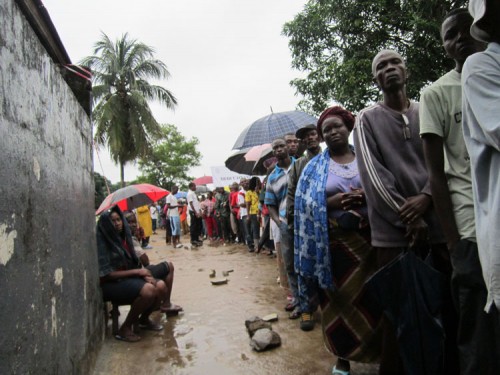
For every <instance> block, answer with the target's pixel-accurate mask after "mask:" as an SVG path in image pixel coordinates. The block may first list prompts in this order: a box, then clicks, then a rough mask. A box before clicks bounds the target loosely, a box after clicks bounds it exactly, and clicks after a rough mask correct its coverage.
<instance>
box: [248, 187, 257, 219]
mask: <svg viewBox="0 0 500 375" xmlns="http://www.w3.org/2000/svg"><path fill="white" fill-rule="evenodd" d="M245 202H246V203H247V209H248V214H249V215H257V214H258V213H259V195H258V194H257V193H256V192H255V191H251V190H249V191H247V192H246V193H245Z"/></svg>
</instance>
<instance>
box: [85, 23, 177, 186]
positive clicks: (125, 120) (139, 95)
mask: <svg viewBox="0 0 500 375" xmlns="http://www.w3.org/2000/svg"><path fill="white" fill-rule="evenodd" d="M80 64H82V65H85V66H88V67H90V68H91V69H92V73H93V89H92V94H93V96H94V104H95V107H94V110H93V111H92V116H93V118H94V121H95V123H96V133H95V142H96V143H97V144H99V145H107V146H108V147H109V150H110V154H111V158H112V159H113V160H114V161H115V162H116V163H119V164H120V173H121V183H122V186H123V185H124V184H125V182H124V181H125V179H124V166H125V164H126V163H127V162H130V161H132V160H135V159H136V158H138V157H140V156H146V155H148V154H149V152H150V148H151V146H150V145H151V141H152V140H153V139H155V138H156V137H158V136H159V135H160V134H161V127H160V125H159V124H158V122H157V121H156V120H155V118H154V117H153V114H152V113H151V109H150V108H149V105H148V101H151V100H155V101H158V102H160V103H162V104H164V105H165V106H166V107H167V108H169V109H174V108H175V105H176V104H177V99H176V98H175V96H174V95H173V94H172V93H171V92H170V91H169V90H167V89H165V88H164V87H161V86H157V85H153V84H150V83H149V82H148V81H147V80H148V79H163V78H168V77H169V76H170V73H169V72H168V70H167V67H166V65H165V64H164V63H163V62H161V61H159V60H156V59H154V49H153V48H152V47H149V46H147V45H145V44H143V43H140V42H138V41H137V40H135V39H129V37H128V34H124V35H123V36H122V37H121V38H119V39H117V40H116V42H115V43H113V42H112V41H111V40H110V39H109V37H108V36H107V35H106V34H104V33H102V35H101V39H100V40H99V41H98V42H97V43H96V44H95V45H94V55H93V56H88V57H86V58H84V59H83V60H82V61H81V62H80Z"/></svg>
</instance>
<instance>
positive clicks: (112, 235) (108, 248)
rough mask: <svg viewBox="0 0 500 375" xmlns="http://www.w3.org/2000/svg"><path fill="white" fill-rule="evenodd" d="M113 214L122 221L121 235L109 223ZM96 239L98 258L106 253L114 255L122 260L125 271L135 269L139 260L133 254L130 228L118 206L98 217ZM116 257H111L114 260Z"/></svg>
mask: <svg viewBox="0 0 500 375" xmlns="http://www.w3.org/2000/svg"><path fill="white" fill-rule="evenodd" d="M113 212H116V213H117V214H118V215H120V218H121V219H122V222H123V232H122V233H119V232H118V231H117V230H116V229H115V227H114V225H113V222H112V221H111V214H112V213H113ZM96 238H97V247H98V252H99V257H102V256H103V255H104V254H107V253H115V254H114V255H116V256H118V255H119V256H120V257H121V258H123V266H124V267H125V269H131V268H137V266H138V264H139V259H138V258H137V256H136V254H135V250H134V243H133V242H132V235H131V233H130V227H129V226H128V223H127V220H126V219H125V217H124V216H123V213H122V211H121V210H120V208H119V207H118V206H114V207H113V208H111V210H109V211H106V212H104V213H102V214H101V216H100V217H99V221H98V222H97V231H96ZM123 240H125V242H126V244H127V247H128V249H129V250H130V251H127V250H126V249H125V248H124V246H123ZM116 256H113V257H114V258H116ZM110 257H111V255H110V256H109V257H108V259H107V261H108V262H109V258H110ZM100 263H101V262H100ZM101 276H102V275H101Z"/></svg>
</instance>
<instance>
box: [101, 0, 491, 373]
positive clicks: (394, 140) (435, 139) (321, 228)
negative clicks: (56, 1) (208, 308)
mask: <svg viewBox="0 0 500 375" xmlns="http://www.w3.org/2000/svg"><path fill="white" fill-rule="evenodd" d="M499 14H500V5H499V2H498V1H497V0H471V2H470V6H469V10H467V9H455V10H453V11H451V12H450V13H448V14H447V15H446V16H445V18H444V20H443V23H442V26H441V37H442V43H443V47H444V50H445V52H446V54H447V55H448V57H449V58H451V59H453V60H454V61H455V67H454V69H452V70H451V71H449V72H448V73H446V74H445V75H444V76H442V77H441V78H439V79H438V80H437V81H436V82H434V83H432V84H431V85H429V86H428V87H426V88H425V89H424V90H423V91H422V93H421V97H420V101H419V102H416V101H412V100H410V99H409V98H408V96H407V93H406V83H407V80H408V79H409V76H410V74H411V72H408V71H407V68H406V64H405V60H404V58H403V57H402V56H401V55H400V54H399V53H398V52H397V51H395V50H389V49H387V50H382V51H380V52H379V53H378V54H377V55H376V56H375V57H374V58H373V61H372V71H371V73H372V75H373V79H374V82H375V84H376V85H377V87H378V88H379V89H380V91H381V100H380V102H378V103H375V104H373V105H371V106H369V107H367V108H365V109H363V110H361V111H360V112H359V114H358V115H357V116H356V117H355V116H354V115H353V114H352V113H350V112H349V111H347V110H346V109H344V108H342V107H340V106H333V107H330V108H327V109H326V110H325V111H324V112H323V113H322V114H321V116H320V117H319V119H318V122H317V124H307V125H306V126H304V127H302V128H301V129H299V130H298V131H297V132H296V133H295V134H287V135H285V136H284V137H283V138H281V137H280V138H277V139H275V140H274V141H273V142H272V149H273V155H274V156H275V158H276V160H277V161H276V164H275V165H273V166H272V167H270V168H269V171H268V174H267V176H266V177H265V178H264V179H263V181H261V179H260V178H258V177H252V178H251V179H249V180H247V179H242V180H241V181H240V182H239V183H233V184H232V185H231V186H230V187H229V191H227V190H225V189H224V188H222V187H219V188H217V189H216V191H214V192H208V193H207V194H206V195H204V196H202V197H198V195H197V194H196V185H195V184H194V183H191V184H190V185H189V192H188V194H187V197H186V202H185V204H183V202H179V201H178V200H177V198H175V194H176V193H177V191H178V188H177V187H174V188H173V189H172V194H170V195H169V196H168V197H167V199H166V203H165V206H164V207H165V208H164V209H157V208H156V207H155V211H156V214H158V216H157V217H156V219H157V221H158V222H159V223H160V224H159V225H160V226H166V229H167V233H170V237H169V236H168V235H167V242H169V243H171V245H172V246H173V247H174V248H180V247H182V246H183V244H181V242H180V235H181V231H183V230H184V229H183V227H182V224H181V222H182V209H187V212H188V215H189V217H190V226H189V232H190V242H191V246H202V244H203V240H205V239H207V240H209V241H211V242H214V241H217V242H219V243H220V244H222V245H225V244H227V243H237V244H242V245H243V246H245V248H246V249H247V250H246V251H248V252H250V253H253V252H264V251H265V252H266V253H267V254H269V255H272V256H276V258H277V262H278V268H279V280H280V283H281V285H283V286H285V287H286V288H288V290H289V298H288V300H287V301H286V302H284V309H285V310H287V311H288V312H289V317H290V318H291V319H298V318H300V324H299V327H300V329H302V330H304V331H310V330H313V329H314V328H315V324H316V319H317V318H318V317H319V318H320V320H321V329H322V330H323V337H324V341H325V344H326V346H327V347H328V349H329V350H330V351H331V352H332V353H333V354H335V355H336V356H337V358H338V359H337V362H336V364H335V366H334V367H333V369H332V374H335V375H348V374H349V373H350V362H351V361H359V362H372V363H373V362H375V363H379V364H380V367H379V372H380V373H381V374H404V373H425V374H496V371H498V370H497V369H498V368H499V367H500V366H499V362H500V319H499V314H498V308H499V306H500V294H499V293H500V288H499V286H500V282H499V280H500V266H499V265H500V247H499V245H498V241H497V240H496V239H497V238H498V237H499V234H500V233H499V231H500V219H499V215H498V213H499V208H500V199H499V197H500V187H499V185H498V180H499V178H498V174H499V170H500V147H499V145H500V113H499V108H500V105H499V103H500V101H499V99H500V27H499V25H498V22H496V21H497V18H498V15H499ZM350 136H352V139H353V140H354V142H353V145H352V144H350V142H349V139H350ZM323 141H324V143H325V147H324V148H323V149H322V147H321V142H323ZM304 151H305V154H304V155H302V154H303V153H304ZM142 211H143V210H139V209H137V217H138V220H139V221H140V215H141V214H142ZM146 211H147V212H148V213H150V212H151V213H152V212H153V210H151V211H150V210H149V209H147V207H146ZM162 213H163V215H161V214H162ZM150 216H152V215H150ZM164 218H165V219H166V222H167V223H168V224H167V225H166V224H165V223H164V222H163V220H164ZM125 219H126V220H125ZM153 220H154V219H153ZM127 221H128V224H127ZM141 227H142V224H141ZM155 227H156V224H153V227H152V229H149V227H147V226H144V227H142V228H143V232H144V233H141V231H140V230H138V229H137V223H136V219H135V215H134V214H131V213H126V215H125V216H124V215H123V214H122V213H121V212H120V210H119V209H117V208H114V209H113V210H111V211H110V212H107V213H105V214H103V215H102V216H101V218H100V220H99V223H98V231H97V238H98V245H99V246H98V247H99V265H100V275H101V280H102V288H103V293H104V296H105V298H107V299H110V300H120V301H125V302H127V301H128V302H130V303H131V304H132V308H131V310H130V312H129V314H128V316H127V318H126V320H125V322H124V323H123V325H122V327H121V328H120V332H119V335H118V336H117V337H119V338H120V339H127V340H128V341H136V340H137V339H138V336H136V334H135V333H134V332H133V331H132V328H131V327H132V323H136V322H138V323H139V324H140V326H141V327H143V328H146V329H161V328H159V327H158V325H156V324H154V323H153V322H151V321H150V320H149V314H150V313H151V311H153V310H154V309H157V308H159V309H162V310H163V311H166V312H177V311H179V310H180V309H182V308H181V307H179V306H177V305H174V304H173V303H171V301H170V293H171V289H172V282H173V264H171V263H169V262H163V263H161V264H160V265H156V266H151V265H149V261H148V260H147V259H143V256H144V252H142V253H141V252H140V251H138V252H134V251H133V249H136V250H139V247H146V248H147V246H148V241H147V238H148V237H149V235H150V231H151V230H152V231H154V230H155ZM169 230H170V232H169ZM184 234H186V232H185V231H184ZM133 235H134V236H135V237H137V239H138V240H139V241H140V243H139V242H138V243H137V244H135V243H134V242H133V240H134V238H133ZM409 253H411V254H413V255H415V256H416V257H417V258H418V259H419V260H422V261H424V260H425V264H426V265H427V266H428V267H432V269H433V270H435V271H437V272H439V274H440V275H441V279H440V280H442V281H443V282H440V283H439V285H437V286H436V289H439V293H438V294H436V295H438V296H439V300H438V301H434V302H435V303H436V306H438V310H439V311H437V313H436V314H435V315H433V320H432V322H433V324H436V322H437V324H438V326H439V329H441V331H442V333H441V334H440V336H439V337H438V339H437V342H436V343H435V345H436V346H435V347H436V348H437V350H432V352H430V350H428V351H429V352H430V353H426V356H427V357H431V359H430V360H429V361H428V364H427V363H426V364H425V365H426V366H431V365H430V364H432V366H434V367H425V370H422V371H423V372H414V371H413V370H414V369H416V368H422V363H417V362H416V360H415V357H414V356H411V355H407V353H408V351H412V350H414V348H412V347H409V348H408V347H406V348H403V345H407V342H408V339H406V341H405V342H406V344H403V341H404V340H403V337H402V333H401V330H400V329H399V327H398V326H397V325H396V322H395V320H394V319H391V316H390V314H386V313H384V311H383V309H381V307H380V303H377V301H375V300H374V295H373V289H372V288H370V287H368V285H369V283H370V280H372V279H374V276H376V275H378V274H379V273H380V272H381V270H384V269H389V267H391V266H393V265H394V264H395V263H396V262H398V261H400V260H401V259H402V258H403V257H404V256H405V255H406V254H409ZM422 263H424V262H422ZM400 282H401V280H398V279H394V280H393V283H400ZM436 298H437V297H436ZM419 303H421V302H419ZM425 324H427V323H425V322H424V323H423V325H422V326H421V327H420V328H419V330H418V332H417V331H416V332H413V333H412V335H420V334H425V331H426V330H427V328H429V329H430V327H426V326H425ZM429 324H430V323H429ZM410 342H411V337H410Z"/></svg>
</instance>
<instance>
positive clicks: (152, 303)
mask: <svg viewBox="0 0 500 375" xmlns="http://www.w3.org/2000/svg"><path fill="white" fill-rule="evenodd" d="M96 236H97V252H98V257H99V276H100V279H101V288H102V293H103V297H104V300H105V301H112V302H114V303H118V304H123V305H125V304H130V305H131V306H130V311H129V313H128V315H127V317H126V318H125V321H124V322H123V324H122V326H121V327H120V329H119V330H118V333H117V334H116V336H115V338H116V339H118V340H123V341H128V342H136V341H139V340H140V339H141V337H140V336H138V335H136V334H135V333H134V331H133V329H132V326H133V325H134V324H136V323H139V327H140V328H143V329H149V330H154V331H159V330H162V329H163V326H162V325H160V324H155V323H154V322H152V321H151V320H150V319H149V316H150V314H151V313H152V312H153V311H154V310H156V309H158V308H159V307H160V305H161V303H162V299H163V298H164V296H165V293H166V288H167V287H166V285H165V282H164V281H163V280H157V279H155V278H154V277H153V275H152V274H151V271H149V270H148V269H146V268H141V264H140V262H139V259H138V258H137V256H136V254H135V251H134V245H133V242H132V236H131V233H130V229H129V226H128V224H127V223H126V221H125V220H124V217H123V214H122V212H121V211H120V209H119V208H118V207H116V206H115V207H113V208H112V209H111V210H110V211H108V212H104V213H103V214H102V215H101V217H100V218H99V221H98V222H97V230H96Z"/></svg>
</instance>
